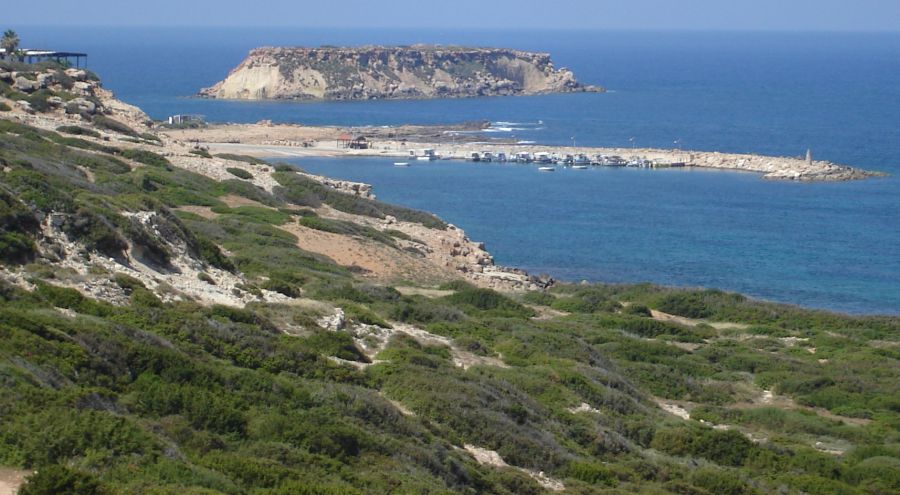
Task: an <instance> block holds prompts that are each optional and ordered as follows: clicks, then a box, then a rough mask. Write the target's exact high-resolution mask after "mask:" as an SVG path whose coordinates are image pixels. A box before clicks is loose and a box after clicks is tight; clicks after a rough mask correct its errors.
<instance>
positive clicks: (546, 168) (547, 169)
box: [538, 167, 556, 172]
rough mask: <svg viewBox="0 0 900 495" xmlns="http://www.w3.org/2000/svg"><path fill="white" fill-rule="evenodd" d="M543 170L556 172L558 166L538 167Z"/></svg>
mask: <svg viewBox="0 0 900 495" xmlns="http://www.w3.org/2000/svg"><path fill="white" fill-rule="evenodd" d="M538 170H539V171H541V172H556V167H538Z"/></svg>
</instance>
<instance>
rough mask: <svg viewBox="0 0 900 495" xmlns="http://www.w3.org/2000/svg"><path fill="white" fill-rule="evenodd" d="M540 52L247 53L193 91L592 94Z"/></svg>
mask: <svg viewBox="0 0 900 495" xmlns="http://www.w3.org/2000/svg"><path fill="white" fill-rule="evenodd" d="M600 91H603V89H602V88H599V87H596V86H590V85H584V84H581V83H579V82H578V81H577V80H576V79H575V75H574V74H573V73H572V71H570V70H568V69H565V68H560V69H556V68H555V67H554V65H553V62H552V61H551V60H550V55H549V54H546V53H533V52H525V51H519V50H510V49H504V48H463V47H449V46H446V47H445V46H435V45H413V46H403V47H385V46H365V47H358V48H336V47H321V48H273V47H264V48H257V49H255V50H252V51H251V52H250V54H249V56H248V57H247V58H246V59H244V61H243V62H241V64H240V65H239V66H238V67H237V68H235V69H234V70H232V71H231V73H230V74H229V75H228V77H227V78H226V79H225V80H223V81H221V82H219V83H218V84H216V85H215V86H212V87H210V88H205V89H203V90H201V91H200V95H201V96H205V97H209V98H229V99H250V100H256V99H299V100H319V99H324V100H367V99H385V98H388V99H391V98H392V99H399V98H458V97H471V96H500V95H530V94H540V93H567V92H600Z"/></svg>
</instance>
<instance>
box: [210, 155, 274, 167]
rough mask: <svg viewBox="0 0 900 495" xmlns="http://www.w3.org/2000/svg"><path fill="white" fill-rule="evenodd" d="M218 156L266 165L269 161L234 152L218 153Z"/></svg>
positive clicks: (224, 158)
mask: <svg viewBox="0 0 900 495" xmlns="http://www.w3.org/2000/svg"><path fill="white" fill-rule="evenodd" d="M216 157H217V158H221V159H223V160H231V161H235V162H245V163H250V164H253V165H266V164H268V162H267V161H265V160H261V159H259V158H255V157H252V156H247V155H235V154H233V153H219V154H217V155H216Z"/></svg>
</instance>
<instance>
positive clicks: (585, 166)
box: [572, 165, 588, 170]
mask: <svg viewBox="0 0 900 495" xmlns="http://www.w3.org/2000/svg"><path fill="white" fill-rule="evenodd" d="M572 168H573V169H575V170H587V168H588V166H587V165H572Z"/></svg>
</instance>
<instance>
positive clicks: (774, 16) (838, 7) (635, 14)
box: [0, 0, 900, 31]
mask: <svg viewBox="0 0 900 495" xmlns="http://www.w3.org/2000/svg"><path fill="white" fill-rule="evenodd" d="M4 4H5V5H4V6H3V8H2V9H0V24H3V25H11V26H26V25H169V26H171V25H182V26H184V25H188V26H240V25H254V26H267V25H271V26H296V27H343V28H353V27H398V28H402V27H441V28H443V29H448V28H450V29H452V28H492V27H506V28H515V27H519V28H540V27H546V28H554V29H558V28H566V27H571V28H582V29H584V28H619V29H726V30H729V29H741V30H746V29H762V30H773V29H774V30H842V31H844V30H851V31H898V30H900V0H517V1H513V0H443V1H427V0H380V1H379V0H368V1H367V0H337V1H334V0H331V1H328V0H316V1H304V0H262V1H248V0H150V1H143V2H136V1H134V0H80V1H72V0H44V1H13V0H10V1H5V2H4ZM0 27H2V26H0Z"/></svg>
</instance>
